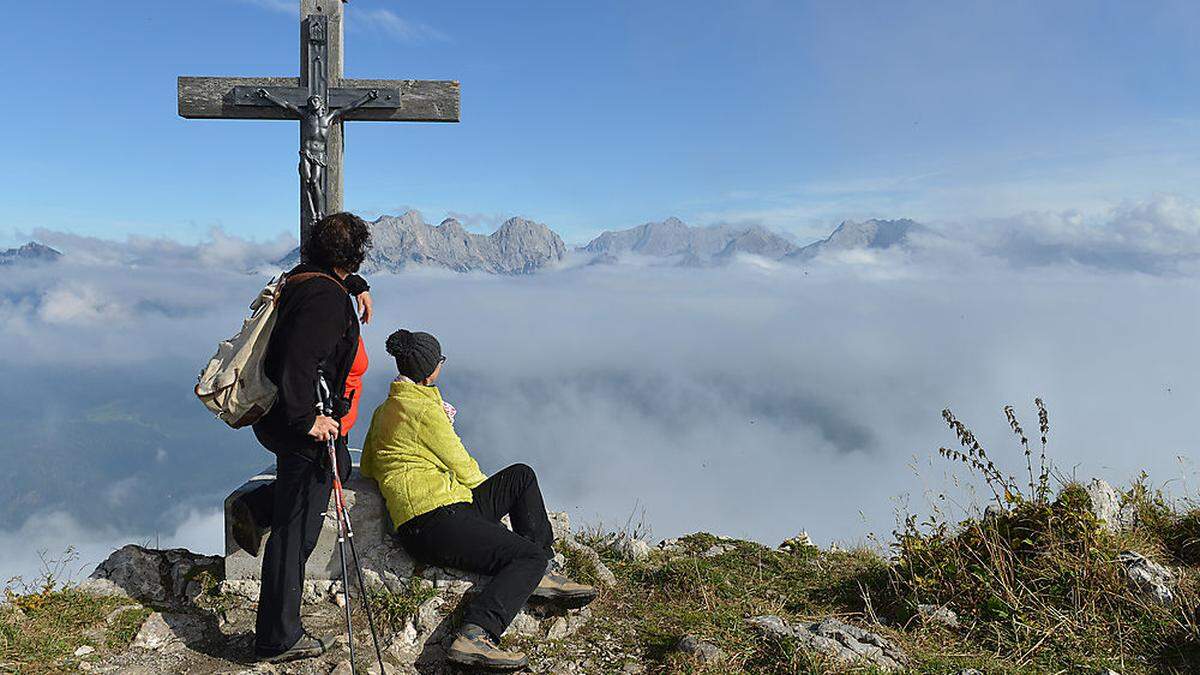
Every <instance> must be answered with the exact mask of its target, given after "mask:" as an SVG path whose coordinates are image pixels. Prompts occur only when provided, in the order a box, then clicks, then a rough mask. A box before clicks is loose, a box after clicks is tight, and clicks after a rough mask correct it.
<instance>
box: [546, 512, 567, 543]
mask: <svg viewBox="0 0 1200 675" xmlns="http://www.w3.org/2000/svg"><path fill="white" fill-rule="evenodd" d="M546 515H548V516H549V517H550V529H551V531H553V532H554V539H555V541H557V540H559V539H566V538H567V537H570V536H571V516H570V515H568V514H567V512H566V511H551V512H549V513H547V514H546Z"/></svg>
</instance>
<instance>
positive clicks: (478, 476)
mask: <svg viewBox="0 0 1200 675" xmlns="http://www.w3.org/2000/svg"><path fill="white" fill-rule="evenodd" d="M361 468H362V473H363V475H364V476H370V477H371V478H374V479H375V480H376V482H378V483H379V491H380V492H382V493H383V498H384V500H385V501H386V502H387V507H388V513H389V514H390V515H391V517H392V524H393V525H396V526H399V525H402V524H403V523H405V522H407V521H409V520H411V519H412V518H415V517H416V516H419V515H421V514H422V513H425V512H427V511H432V510H433V509H436V508H438V507H439V506H445V505H446V504H455V503H458V502H469V501H471V488H473V487H475V486H477V485H479V484H480V483H482V482H483V481H484V480H486V479H487V476H485V475H483V472H481V471H480V470H479V464H478V463H476V462H475V460H474V459H473V458H472V457H471V455H469V454H467V449H466V448H464V447H463V444H462V441H461V440H460V439H459V438H458V434H456V433H454V426H453V425H452V424H451V423H450V418H448V417H447V416H446V411H445V409H444V408H443V407H442V394H441V392H440V391H438V389H437V387H426V386H424V385H420V384H414V383H412V382H403V381H396V382H393V383H392V387H391V390H390V391H389V392H388V397H387V399H386V400H385V401H384V402H383V403H382V404H380V405H379V407H378V408H376V409H375V414H374V415H372V417H371V428H370V429H369V430H368V431H367V439H366V441H364V443H363V455H362V464H361Z"/></svg>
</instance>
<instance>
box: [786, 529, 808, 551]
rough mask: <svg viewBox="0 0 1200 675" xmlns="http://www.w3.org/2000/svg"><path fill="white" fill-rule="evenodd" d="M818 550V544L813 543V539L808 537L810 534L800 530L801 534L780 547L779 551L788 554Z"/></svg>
mask: <svg viewBox="0 0 1200 675" xmlns="http://www.w3.org/2000/svg"><path fill="white" fill-rule="evenodd" d="M816 548H817V545H816V543H814V542H813V540H812V537H810V536H808V532H806V531H804V530H800V533H799V534H797V535H796V536H794V537H792V538H791V539H788V540H787V541H785V542H783V543H782V544H780V545H779V550H781V551H787V552H788V553H799V552H801V551H811V550H814V549H816Z"/></svg>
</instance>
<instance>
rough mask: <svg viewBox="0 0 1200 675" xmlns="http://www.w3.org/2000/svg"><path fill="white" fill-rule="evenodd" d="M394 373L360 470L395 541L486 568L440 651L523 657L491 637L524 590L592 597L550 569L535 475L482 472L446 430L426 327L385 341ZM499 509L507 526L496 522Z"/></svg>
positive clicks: (558, 598) (516, 467)
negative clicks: (374, 484) (379, 496)
mask: <svg viewBox="0 0 1200 675" xmlns="http://www.w3.org/2000/svg"><path fill="white" fill-rule="evenodd" d="M387 351H388V354H391V355H392V356H393V357H395V359H396V368H397V370H398V371H399V374H398V375H397V376H396V380H395V381H394V382H392V386H391V389H390V391H389V393H388V397H387V400H385V401H384V402H383V403H382V404H381V405H380V406H379V407H378V408H376V409H375V414H374V416H373V417H372V418H371V428H370V430H369V431H367V438H366V441H365V442H364V443H363V457H362V473H363V475H364V476H370V477H372V478H374V479H375V480H376V481H378V483H379V489H380V491H381V492H382V493H383V497H384V500H385V501H386V502H387V507H388V512H389V514H390V515H391V517H392V522H393V523H395V524H397V526H398V527H397V534H398V535H399V538H400V542H401V543H402V544H403V545H404V548H405V549H406V550H407V551H408V552H409V554H411V555H412V556H413V557H414V558H416V559H417V560H419V561H422V562H424V563H427V564H431V565H439V566H444V567H454V568H457V569H461V570H466V571H469V572H478V573H480V574H488V575H491V577H492V580H491V582H490V583H489V584H488V585H487V586H486V587H485V588H484V589H482V590H481V591H480V592H479V594H478V595H476V596H475V597H474V598H473V599H472V600H471V601H470V602H469V604H468V605H467V607H466V611H465V612H464V613H463V624H462V627H461V628H459V630H458V633H457V634H456V635H455V638H454V643H453V644H452V645H451V647H450V651H449V653H448V654H447V656H448V658H449V659H450V660H451V661H452V662H454V663H457V664H459V665H463V666H469V667H485V668H493V669H504V670H511V669H517V668H523V667H524V666H525V665H526V664H527V662H528V660H527V659H526V657H525V655H524V654H521V653H520V652H513V651H506V650H503V649H501V648H500V646H499V644H500V635H501V634H502V633H504V629H505V628H507V627H508V624H509V623H511V622H512V620H513V617H515V616H516V614H517V612H519V611H520V610H521V607H522V606H524V605H525V603H526V601H528V600H529V599H530V597H535V598H536V599H538V600H540V601H545V602H550V603H554V604H557V605H559V606H561V607H582V606H584V605H586V604H588V603H589V602H591V601H592V600H593V599H594V598H595V597H596V590H595V589H594V588H592V587H591V586H584V585H582V584H577V583H575V582H573V581H571V580H569V579H567V578H566V577H563V576H562V575H560V574H558V573H557V572H556V571H555V570H553V569H551V567H550V565H549V561H550V559H551V558H552V557H553V556H554V551H553V549H552V548H551V547H552V546H553V544H554V532H553V530H551V528H550V519H549V518H548V517H547V516H546V505H545V503H543V501H542V492H541V489H540V488H539V487H538V482H537V476H536V475H535V474H534V472H533V469H531V468H529V466H527V465H525V464H513V465H512V466H510V467H508V468H506V469H503V470H501V471H500V472H498V473H497V474H495V475H494V476H492V477H491V478H488V477H487V476H485V475H484V474H483V472H481V471H480V470H479V464H478V463H477V462H476V461H475V459H474V458H473V457H471V455H470V454H469V453H468V452H467V450H466V448H464V447H463V444H462V440H460V439H459V437H458V434H456V433H455V432H454V426H453V420H452V419H451V417H452V415H453V408H451V407H450V406H448V405H447V404H446V403H445V402H444V401H443V400H442V394H441V392H439V391H438V388H437V387H435V386H434V383H435V382H437V380H438V377H439V376H440V375H441V373H442V366H443V364H444V363H445V361H446V357H445V356H443V355H442V348H441V344H439V343H438V341H437V338H435V337H433V336H432V335H430V334H429V333H412V332H409V331H407V330H400V331H397V332H395V333H393V334H392V335H391V336H390V337H388V340H387ZM506 515H507V516H509V518H510V520H511V521H512V530H509V529H508V528H506V527H504V526H503V525H501V524H500V519H501V518H503V517H504V516H506Z"/></svg>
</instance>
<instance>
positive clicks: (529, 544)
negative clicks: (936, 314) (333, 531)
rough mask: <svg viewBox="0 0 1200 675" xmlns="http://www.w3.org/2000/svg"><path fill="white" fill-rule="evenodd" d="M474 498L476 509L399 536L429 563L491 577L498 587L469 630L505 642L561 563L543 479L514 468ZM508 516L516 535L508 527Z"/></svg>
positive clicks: (440, 515)
mask: <svg viewBox="0 0 1200 675" xmlns="http://www.w3.org/2000/svg"><path fill="white" fill-rule="evenodd" d="M472 492H473V495H472V498H473V499H474V501H473V502H471V503H466V502H463V503H460V504H450V505H448V506H443V507H440V508H437V509H434V510H433V511H430V512H428V513H424V514H421V515H419V516H417V517H416V518H413V519H412V520H410V521H408V522H407V523H404V524H403V525H401V526H400V527H399V528H398V529H397V533H398V534H399V536H400V541H401V543H402V544H404V548H405V550H407V551H408V552H409V554H410V555H412V556H413V557H414V558H416V559H417V560H419V561H421V562H424V563H426V564H430V565H438V566H440V567H453V568H455V569H460V570H464V571H467V572H476V573H479V574H488V575H491V577H492V581H491V583H489V584H488V585H487V587H486V588H484V589H483V590H482V591H480V592H479V594H478V595H476V596H475V597H474V598H473V599H472V600H471V601H470V604H469V605H468V606H467V608H466V611H465V613H464V615H463V622H464V623H473V624H476V625H478V626H481V627H482V628H484V629H486V630H487V631H488V632H489V633H491V634H492V636H493V637H495V638H499V637H500V634H501V633H503V632H504V629H505V628H507V627H508V624H509V623H511V622H512V620H513V617H515V616H516V615H517V612H519V611H521V607H523V606H524V605H525V601H526V600H528V599H529V596H530V594H531V593H533V590H534V589H535V588H537V585H538V582H539V581H541V579H542V575H543V574H545V572H546V563H547V562H549V560H550V558H551V557H553V555H554V551H553V548H552V547H553V545H554V533H553V531H552V530H551V528H550V519H549V518H548V517H547V516H546V505H545V503H544V502H543V501H542V491H541V489H539V488H538V483H537V476H536V475H535V474H534V473H533V469H531V468H529V467H528V466H526V465H524V464H514V465H512V466H510V467H508V468H507V469H504V470H503V471H500V472H499V473H497V474H496V475H494V476H492V477H491V478H488V479H487V480H485V481H484V482H483V483H481V484H480V485H479V487H477V488H475V489H474V490H473V491H472ZM505 515H507V516H508V517H509V519H510V520H511V521H512V526H513V529H512V530H511V531H510V530H509V529H508V528H506V527H504V526H503V525H501V524H500V519H501V518H503V517H504V516H505Z"/></svg>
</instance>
